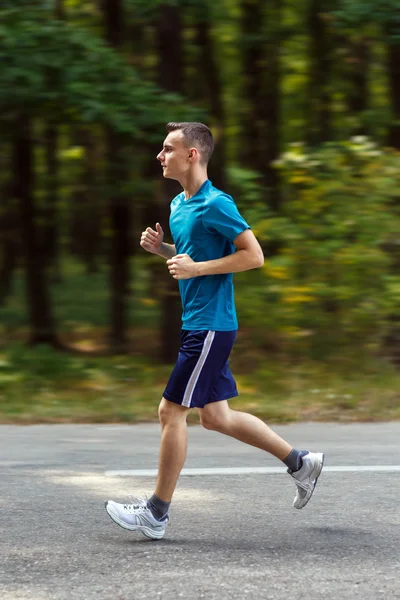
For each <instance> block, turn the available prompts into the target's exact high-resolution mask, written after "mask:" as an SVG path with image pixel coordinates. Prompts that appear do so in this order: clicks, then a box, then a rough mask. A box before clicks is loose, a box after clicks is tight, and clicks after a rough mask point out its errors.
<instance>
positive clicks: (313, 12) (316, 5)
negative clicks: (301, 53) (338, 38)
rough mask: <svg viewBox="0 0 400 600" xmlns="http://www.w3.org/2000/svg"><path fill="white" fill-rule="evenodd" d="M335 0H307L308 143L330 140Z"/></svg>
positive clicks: (331, 132)
mask: <svg viewBox="0 0 400 600" xmlns="http://www.w3.org/2000/svg"><path fill="white" fill-rule="evenodd" d="M334 1H335V0H309V6H308V18H307V21H308V32H309V40H310V41H309V85H308V102H307V116H306V121H307V122H308V135H307V137H308V140H307V141H308V143H309V144H310V145H311V146H315V145H318V144H321V143H322V142H326V141H329V140H332V138H333V129H332V94H331V81H332V66H333V47H334V46H333V42H334V40H333V34H332V24H333V18H334V17H333V14H332V9H333V7H334Z"/></svg>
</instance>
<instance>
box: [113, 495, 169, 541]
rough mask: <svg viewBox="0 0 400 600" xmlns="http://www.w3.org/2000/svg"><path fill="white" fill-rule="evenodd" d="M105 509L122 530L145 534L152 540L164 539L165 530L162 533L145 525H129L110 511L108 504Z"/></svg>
mask: <svg viewBox="0 0 400 600" xmlns="http://www.w3.org/2000/svg"><path fill="white" fill-rule="evenodd" d="M105 508H106V511H107V514H108V516H109V517H110V518H111V519H112V520H113V521H114V523H116V524H117V525H119V526H120V527H122V529H127V530H128V531H140V532H141V533H143V535H145V536H146V537H147V538H150V539H152V540H160V539H161V538H163V537H164V534H165V529H163V530H161V531H155V530H154V529H151V528H150V527H146V526H145V525H127V524H126V523H124V522H123V521H121V519H120V518H119V517H118V515H115V514H114V513H113V512H111V511H110V509H109V508H108V502H106V503H105Z"/></svg>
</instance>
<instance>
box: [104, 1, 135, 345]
mask: <svg viewBox="0 0 400 600" xmlns="http://www.w3.org/2000/svg"><path fill="white" fill-rule="evenodd" d="M104 19H105V28H106V39H107V41H108V43H109V44H110V45H111V46H112V47H114V48H115V49H116V50H118V49H119V48H120V47H121V46H122V43H123V23H124V15H123V2H122V0H105V1H104ZM124 146H125V139H124V136H123V135H122V134H120V133H118V132H116V131H114V130H113V129H112V128H111V127H108V129H107V161H108V168H109V171H108V185H109V195H110V197H109V214H110V221H111V239H110V293H111V306H110V308H111V311H110V316H111V331H110V338H111V344H112V347H113V348H114V349H115V350H117V351H118V350H123V349H124V348H125V347H126V343H127V338H126V333H127V301H128V295H129V255H130V252H129V236H130V224H131V211H130V206H129V199H128V197H127V195H126V193H124V191H123V183H124V182H125V181H126V180H127V176H128V173H127V171H128V169H127V159H126V155H125V152H124ZM115 182H119V186H118V187H116V186H115Z"/></svg>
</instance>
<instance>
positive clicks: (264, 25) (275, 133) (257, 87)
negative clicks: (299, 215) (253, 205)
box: [241, 0, 282, 210]
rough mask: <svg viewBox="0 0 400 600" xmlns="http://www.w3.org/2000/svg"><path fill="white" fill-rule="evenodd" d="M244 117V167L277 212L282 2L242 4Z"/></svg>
mask: <svg viewBox="0 0 400 600" xmlns="http://www.w3.org/2000/svg"><path fill="white" fill-rule="evenodd" d="M241 6H242V21H241V28H242V38H243V42H244V48H243V69H244V95H245V106H246V110H245V118H244V128H243V139H242V147H243V153H242V160H243V162H244V164H245V165H246V166H247V167H248V168H250V169H253V170H255V171H257V172H258V173H260V175H261V177H262V183H263V184H264V186H265V187H266V189H267V190H268V203H269V205H270V206H271V208H273V209H274V210H278V209H279V207H280V203H281V194H280V182H279V176H278V173H277V171H276V170H275V169H274V167H273V162H274V161H275V160H276V159H277V158H278V157H279V154H280V147H279V139H280V79H281V67H280V31H281V11H282V6H281V2H280V0H269V1H268V2H263V1H262V0H243V1H242V5H241Z"/></svg>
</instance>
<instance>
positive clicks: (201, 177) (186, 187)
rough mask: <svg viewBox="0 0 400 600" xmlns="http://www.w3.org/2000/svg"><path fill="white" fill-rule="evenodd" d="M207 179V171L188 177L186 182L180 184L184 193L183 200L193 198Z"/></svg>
mask: <svg viewBox="0 0 400 600" xmlns="http://www.w3.org/2000/svg"><path fill="white" fill-rule="evenodd" d="M207 179H208V175H207V171H202V172H201V173H197V174H196V175H195V176H193V177H188V178H187V180H186V181H185V182H183V183H182V187H183V191H184V192H185V200H189V198H192V197H193V196H195V195H196V194H197V192H198V191H199V189H200V188H201V186H202V185H203V184H204V182H205V181H207Z"/></svg>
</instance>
